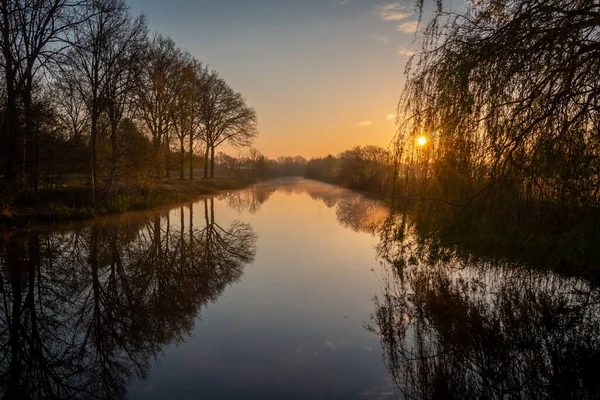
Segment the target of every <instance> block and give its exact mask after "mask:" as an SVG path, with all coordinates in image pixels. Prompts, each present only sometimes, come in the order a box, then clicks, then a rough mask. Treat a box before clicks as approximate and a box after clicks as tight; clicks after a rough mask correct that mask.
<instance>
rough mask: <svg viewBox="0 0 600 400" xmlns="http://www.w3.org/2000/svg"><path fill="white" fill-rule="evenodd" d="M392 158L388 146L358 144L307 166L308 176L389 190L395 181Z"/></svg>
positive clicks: (357, 187)
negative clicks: (393, 180) (335, 155)
mask: <svg viewBox="0 0 600 400" xmlns="http://www.w3.org/2000/svg"><path fill="white" fill-rule="evenodd" d="M392 170H393V166H392V158H391V154H390V152H389V151H388V150H387V149H384V148H382V147H378V146H373V145H368V146H356V147H354V148H353V149H351V150H346V151H344V152H342V153H340V154H339V155H338V156H337V157H334V156H331V155H329V156H327V157H324V158H315V159H312V160H310V161H309V162H308V164H307V165H306V173H305V176H306V177H307V178H311V179H317V180H320V181H323V182H329V183H335V184H338V185H341V186H344V187H347V188H350V189H355V190H361V191H367V192H373V193H382V194H383V193H386V192H387V190H388V188H389V184H390V183H391V181H392Z"/></svg>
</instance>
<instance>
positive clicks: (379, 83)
mask: <svg viewBox="0 0 600 400" xmlns="http://www.w3.org/2000/svg"><path fill="white" fill-rule="evenodd" d="M129 3H130V4H131V6H132V11H133V13H134V14H139V13H145V14H146V15H147V16H148V19H149V21H150V28H151V29H152V30H156V31H159V32H161V33H163V34H165V35H168V36H171V37H172V38H173V39H174V40H175V41H176V42H177V43H178V44H179V45H180V47H182V48H184V49H185V50H188V51H189V52H191V53H192V54H193V55H195V56H196V57H197V58H198V59H199V60H200V61H202V62H204V63H205V64H208V65H209V66H210V67H211V68H213V69H216V70H217V71H219V73H220V74H221V75H222V76H223V77H224V78H225V79H226V80H227V81H228V82H229V83H230V84H231V86H232V87H233V88H234V89H235V90H237V91H239V92H241V93H242V94H243V95H244V96H245V98H246V100H247V103H248V104H249V105H251V106H252V107H254V108H255V109H256V111H257V113H258V118H259V131H260V136H259V138H258V139H257V141H256V143H255V146H256V147H257V148H258V149H259V150H261V151H262V152H263V153H265V154H266V155H268V156H270V157H277V156H281V155H297V154H299V155H303V156H306V157H313V156H322V155H327V154H329V153H331V154H337V153H339V152H341V151H343V150H346V149H348V148H350V147H352V146H354V145H364V144H377V145H381V146H384V147H385V146H387V145H388V144H389V142H390V140H391V139H392V136H393V135H394V132H395V124H394V119H392V115H394V114H395V113H396V106H397V101H398V98H399V95H400V93H401V91H402V87H403V83H404V65H405V63H406V61H407V59H408V56H407V53H408V54H409V53H410V51H411V50H414V48H415V47H416V46H415V45H414V44H412V43H413V41H414V39H415V33H414V31H415V24H414V21H413V20H414V16H412V15H411V14H412V12H413V8H412V7H410V6H407V5H406V4H407V3H406V2H405V3H402V4H401V2H395V1H387V2H386V1H376V0H345V1H344V0H295V1H293V0H193V1H192V0H168V1H164V0H129ZM231 153H235V151H231Z"/></svg>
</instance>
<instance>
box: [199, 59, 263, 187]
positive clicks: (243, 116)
mask: <svg viewBox="0 0 600 400" xmlns="http://www.w3.org/2000/svg"><path fill="white" fill-rule="evenodd" d="M197 112H198V115H199V118H200V123H201V125H202V131H201V135H200V138H201V139H202V141H203V142H204V143H205V145H206V150H205V160H206V164H205V165H204V178H208V177H209V176H210V177H211V178H213V177H214V176H215V149H216V148H217V147H219V146H220V145H221V144H223V143H228V144H230V145H232V146H236V147H240V146H249V145H250V144H251V143H252V140H253V139H254V137H255V136H256V135H257V134H258V133H257V131H256V112H255V111H254V109H253V108H250V107H248V106H247V105H246V101H245V100H244V98H243V97H242V95H241V94H240V93H236V92H235V91H234V90H233V89H232V88H231V87H230V86H229V85H228V84H227V82H225V80H224V79H223V78H221V77H220V76H219V75H218V74H217V73H216V72H214V71H213V72H210V73H206V74H204V75H203V77H202V81H201V82H200V86H199V99H198V109H197ZM209 160H210V168H209V165H208V163H209ZM209 171H210V174H209Z"/></svg>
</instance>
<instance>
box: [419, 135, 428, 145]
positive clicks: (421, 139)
mask: <svg viewBox="0 0 600 400" xmlns="http://www.w3.org/2000/svg"><path fill="white" fill-rule="evenodd" d="M417 144H418V145H419V146H421V147H423V146H425V145H426V144H427V138H426V137H425V136H419V138H418V139H417Z"/></svg>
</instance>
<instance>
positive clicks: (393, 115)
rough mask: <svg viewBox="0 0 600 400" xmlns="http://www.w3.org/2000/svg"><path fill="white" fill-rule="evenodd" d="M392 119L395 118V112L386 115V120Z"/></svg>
mask: <svg viewBox="0 0 600 400" xmlns="http://www.w3.org/2000/svg"><path fill="white" fill-rule="evenodd" d="M392 119H396V114H388V115H387V120H388V121H391V120H392Z"/></svg>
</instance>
